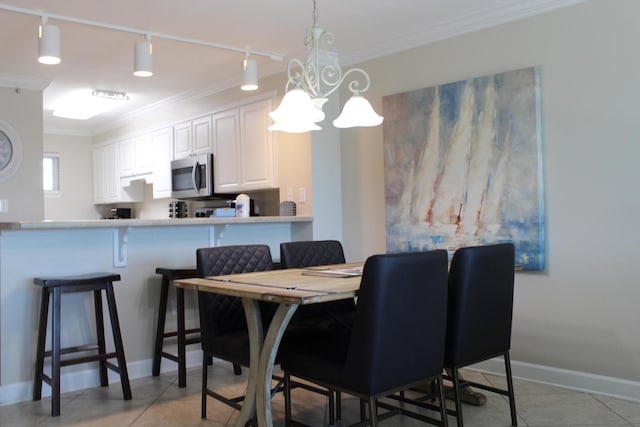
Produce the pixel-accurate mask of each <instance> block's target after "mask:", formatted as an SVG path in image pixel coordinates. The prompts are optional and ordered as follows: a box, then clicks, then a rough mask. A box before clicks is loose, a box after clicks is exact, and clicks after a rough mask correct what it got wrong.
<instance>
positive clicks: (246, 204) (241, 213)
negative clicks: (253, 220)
mask: <svg viewBox="0 0 640 427" xmlns="http://www.w3.org/2000/svg"><path fill="white" fill-rule="evenodd" d="M250 206H251V200H250V199H249V196H247V195H246V194H244V193H243V194H238V197H236V217H241V218H248V217H249V208H250Z"/></svg>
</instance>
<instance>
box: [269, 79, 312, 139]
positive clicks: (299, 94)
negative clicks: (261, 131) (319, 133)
mask: <svg viewBox="0 0 640 427" xmlns="http://www.w3.org/2000/svg"><path fill="white" fill-rule="evenodd" d="M269 117H271V119H272V120H273V121H274V122H275V123H274V124H273V125H271V126H270V127H269V129H270V130H279V131H283V132H289V133H304V132H309V131H311V130H320V129H321V128H320V126H318V125H317V124H316V123H317V122H321V121H322V120H324V117H325V115H324V113H323V112H322V105H320V107H318V106H317V105H316V104H315V103H314V102H313V100H312V99H311V97H310V96H309V94H308V93H307V92H305V91H304V90H302V89H300V88H296V89H292V90H290V91H289V92H287V93H286V94H285V95H284V97H283V98H282V102H280V106H279V107H278V108H277V109H276V110H275V111H273V112H271V113H269Z"/></svg>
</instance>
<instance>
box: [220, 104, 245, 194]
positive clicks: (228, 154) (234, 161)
mask: <svg viewBox="0 0 640 427" xmlns="http://www.w3.org/2000/svg"><path fill="white" fill-rule="evenodd" d="M239 140H240V114H239V112H238V109H233V110H228V111H224V112H222V113H218V114H215V115H214V116H213V186H214V191H215V192H216V193H236V192H238V191H239V190H240V184H241V180H242V176H241V172H240V168H241V166H240V144H239Z"/></svg>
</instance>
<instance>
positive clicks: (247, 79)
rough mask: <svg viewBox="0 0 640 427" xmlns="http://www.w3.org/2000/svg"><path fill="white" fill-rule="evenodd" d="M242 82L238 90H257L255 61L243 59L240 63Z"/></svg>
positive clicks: (256, 66)
mask: <svg viewBox="0 0 640 427" xmlns="http://www.w3.org/2000/svg"><path fill="white" fill-rule="evenodd" d="M242 71H243V76H244V78H243V82H242V86H240V89H242V90H247V91H249V90H256V89H258V63H257V62H256V60H255V59H249V58H248V57H245V58H244V60H243V61H242Z"/></svg>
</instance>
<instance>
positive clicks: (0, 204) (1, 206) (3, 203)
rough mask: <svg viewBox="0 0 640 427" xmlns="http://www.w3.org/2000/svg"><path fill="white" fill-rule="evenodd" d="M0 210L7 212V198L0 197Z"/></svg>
mask: <svg viewBox="0 0 640 427" xmlns="http://www.w3.org/2000/svg"><path fill="white" fill-rule="evenodd" d="M0 212H9V199H0Z"/></svg>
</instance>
